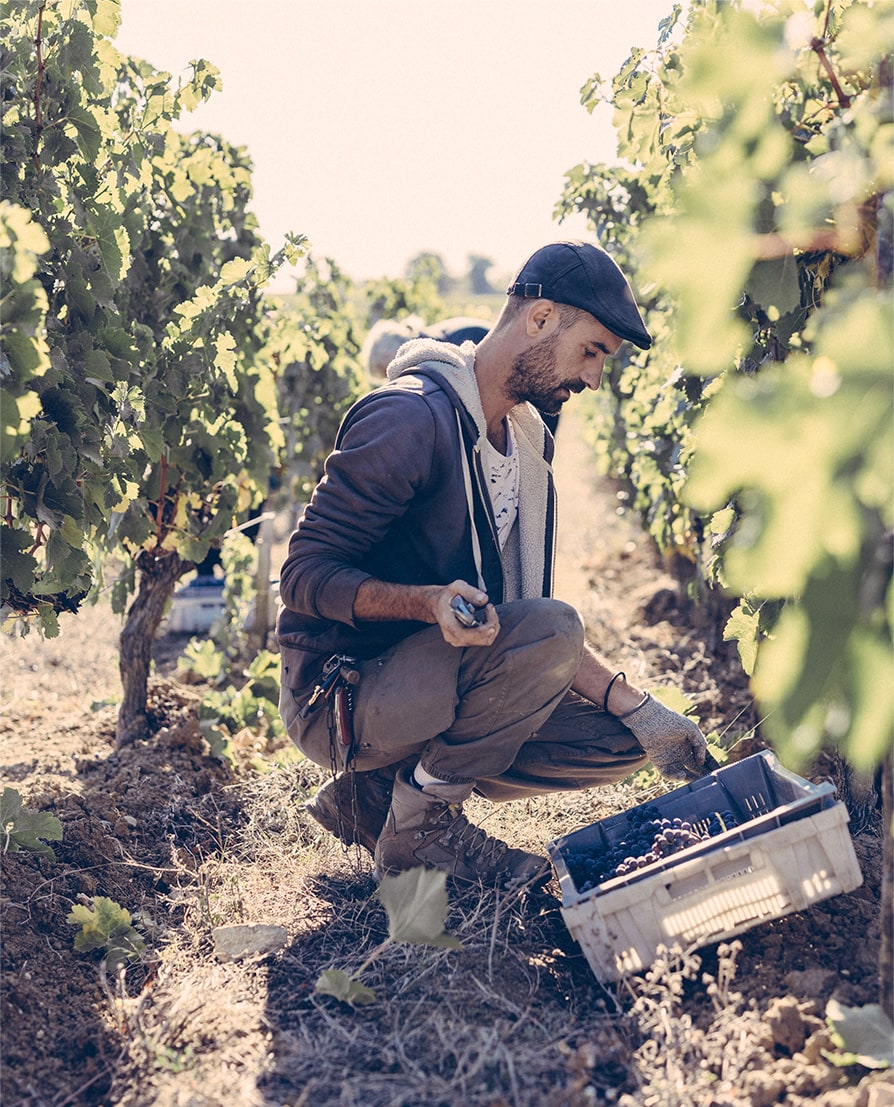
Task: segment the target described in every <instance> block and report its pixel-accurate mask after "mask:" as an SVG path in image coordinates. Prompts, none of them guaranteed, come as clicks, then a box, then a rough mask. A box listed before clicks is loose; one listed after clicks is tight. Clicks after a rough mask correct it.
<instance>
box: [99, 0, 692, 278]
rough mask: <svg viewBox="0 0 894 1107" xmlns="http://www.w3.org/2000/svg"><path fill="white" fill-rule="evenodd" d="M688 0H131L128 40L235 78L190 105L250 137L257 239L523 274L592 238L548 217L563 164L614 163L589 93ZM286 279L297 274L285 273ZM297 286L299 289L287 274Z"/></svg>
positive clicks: (360, 270) (606, 115) (126, 47)
mask: <svg viewBox="0 0 894 1107" xmlns="http://www.w3.org/2000/svg"><path fill="white" fill-rule="evenodd" d="M672 7H673V2H672V0H312V2H308V0H122V12H123V19H122V26H121V29H120V31H119V34H118V38H117V45H118V47H119V49H121V50H123V51H124V52H126V53H128V54H135V55H137V56H139V57H142V58H144V59H145V60H147V61H149V62H151V63H152V64H153V65H154V66H155V67H156V68H159V69H163V70H167V71H169V72H171V73H173V74H174V75H180V74H182V73H183V71H184V69H185V67H186V66H187V63H188V62H189V61H190V59H193V58H199V57H201V58H205V59H207V60H208V61H210V62H213V63H214V64H215V65H216V66H217V67H218V68H219V69H220V70H221V74H222V79H223V90H222V91H221V92H217V93H215V94H214V95H213V96H212V98H211V101H210V102H209V103H208V104H206V105H203V106H202V107H200V108H199V109H198V110H197V111H196V112H194V113H192V114H191V115H189V116H186V117H185V121H184V122H183V123H182V124H181V129H190V130H192V129H201V130H207V131H213V132H216V133H219V134H221V135H223V136H224V137H225V138H227V139H228V140H229V141H230V142H233V143H235V144H236V145H240V146H246V147H247V148H248V151H249V153H250V156H251V159H252V161H253V164H254V173H253V182H254V203H253V205H252V206H253V210H254V211H255V213H256V215H257V217H258V220H259V222H260V229H261V233H262V234H263V235H264V237H265V238H266V239H267V240H268V242H270V244H271V246H272V247H273V248H274V249H277V248H278V247H279V246H280V245H281V244H282V238H283V235H284V234H285V233H286V232H287V231H289V230H291V231H294V232H296V233H301V234H305V235H307V236H308V238H309V239H310V242H311V248H312V250H313V252H314V254H315V255H316V256H318V257H322V256H329V257H332V258H334V260H335V261H336V262H337V263H338V264H339V265H340V266H341V268H342V269H343V270H344V271H345V272H346V273H347V274H348V275H349V276H351V277H353V278H354V279H355V280H364V279H367V278H375V277H381V276H389V277H397V276H401V275H402V274H403V271H404V268H405V266H406V263H407V262H408V261H409V260H410V258H412V257H413V256H414V255H416V254H418V253H419V252H420V251H423V250H430V251H433V252H435V253H438V254H440V255H441V256H442V257H443V259H444V261H445V263H446V265H447V268H448V270H449V271H450V272H451V273H453V274H454V275H456V276H459V275H461V274H463V273H465V272H466V269H467V256H468V255H469V254H470V253H475V254H482V255H484V256H486V257H489V258H491V259H492V260H493V262H494V269H493V270H492V271H491V277H492V278H494V277H496V276H502V275H503V274H504V273H510V272H512V271H513V270H515V269H516V268H517V267H518V266H519V265H520V264H521V262H522V261H524V259H525V258H526V257H527V256H528V255H529V254H530V253H531V252H532V251H533V250H535V249H537V247H538V246H540V245H542V244H543V243H545V242H550V241H553V240H555V239H557V238H563V237H579V236H581V235H583V234H584V233H585V224H584V222H583V220H582V219H576V220H574V221H570V220H566V221H565V223H563V224H561V225H559V224H557V223H555V222H554V221H553V219H552V211H553V207H554V205H555V203H556V201H557V200H558V198H559V195H560V193H561V191H562V184H563V179H564V174H565V172H566V171H567V170H569V169H571V168H572V167H573V166H574V165H576V164H578V163H579V162H581V161H591V162H598V161H609V162H610V161H613V160H615V157H616V154H615V151H616V146H615V133H614V130H613V128H612V126H611V111H610V110H609V109H608V108H606V107H605V106H601V107H600V108H599V109H597V112H595V113H594V114H593V115H590V114H588V113H587V111H586V110H585V109H584V108H583V107H582V106H581V104H580V89H581V86H582V85H583V84H584V83H585V82H586V81H587V80H588V79H589V78H590V77H591V76H592V75H593V74H594V73H597V72H598V73H599V74H600V75H601V76H602V77H603V78H610V77H612V76H614V74H615V73H616V72H617V70H618V69H619V67H620V65H621V63H622V62H623V61H624V59H625V58H626V57H627V56H628V54H629V52H630V48H631V47H633V46H643V47H646V48H650V47H653V46H654V45H655V42H656V39H657V31H658V23H659V21H660V20H661V19H663V18H664V17H665V16H667V15H668V14H669V13H670V11H671V9H672ZM278 283H279V284H281V283H282V282H278ZM288 287H291V282H289V284H288Z"/></svg>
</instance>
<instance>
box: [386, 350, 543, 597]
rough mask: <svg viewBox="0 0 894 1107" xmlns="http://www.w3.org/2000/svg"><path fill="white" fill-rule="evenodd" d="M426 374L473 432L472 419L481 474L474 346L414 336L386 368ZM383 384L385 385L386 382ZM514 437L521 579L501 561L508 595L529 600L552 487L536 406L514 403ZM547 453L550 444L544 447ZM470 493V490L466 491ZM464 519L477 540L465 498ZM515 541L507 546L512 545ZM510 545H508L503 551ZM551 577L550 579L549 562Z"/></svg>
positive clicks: (539, 585) (535, 588)
mask: <svg viewBox="0 0 894 1107" xmlns="http://www.w3.org/2000/svg"><path fill="white" fill-rule="evenodd" d="M420 370H421V371H422V372H424V373H425V374H426V375H427V376H433V377H436V378H437V379H438V380H439V381H440V382H441V383H442V385H443V386H444V388H445V389H446V391H447V392H448V393H449V394H451V395H452V397H453V398H454V405H455V406H456V407H457V413H458V417H460V418H461V411H464V412H465V413H466V415H467V416H468V418H467V419H466V420H465V423H466V427H467V432H468V433H470V434H471V433H472V431H471V428H470V427H469V418H470V419H471V421H472V423H474V427H475V431H476V432H477V433H476V439H475V441H474V444H473V456H474V461H475V466H476V471H477V473H478V474H479V479H480V477H481V462H480V456H481V449H482V446H483V444H484V442H485V440H486V438H487V422H486V420H485V418H484V411H483V409H482V407H481V397H480V394H479V392H478V381H477V379H476V377H475V344H474V343H473V342H464V343H463V344H462V345H461V346H454V345H451V344H450V343H448V342H439V341H437V340H436V339H431V338H414V339H412V340H411V341H409V342H406V343H404V345H403V346H401V348H400V349H399V350H398V351H397V355H396V356H395V358H394V360H393V361H392V362H391V364H390V365H389V366H388V369H387V375H388V380H389V381H395V380H397V378H398V377H401V376H404V375H407V374H413V373H415V372H418V371H420ZM386 387H387V386H386ZM508 419H509V421H510V422H511V424H512V430H513V432H514V435H515V442H516V447H517V450H518V458H519V508H518V522H517V526H516V528H513V529H514V530H515V529H517V531H518V554H519V565H520V573H521V578H520V580H519V579H516V578H517V574H516V573H515V572H514V571H513V566H512V565H511V564H509V563H508V562H507V563H506V564H505V565H504V570H505V576H506V580H507V596H506V598H507V599H510V598H515V597H514V596H513V595H512V594H513V593H515V594H516V595H517V596H518V597H519V598H522V599H528V598H534V597H539V596H542V595H543V581H544V569H545V568H546V566H545V564H544V559H545V545H547V546H549V547H550V548H552V546H553V542H552V536H551V535H550V536H548V542H547V543H546V544H545V543H544V526H545V525H546V521H547V520H548V519H552V518H553V517H554V512H550V511H549V510H548V508H549V505H550V501H551V498H552V497H553V496H554V491H553V485H552V467H551V465H550V463H549V461H547V459H546V457H545V456H544V454H545V452H546V428H545V426H544V423H543V420H542V419H541V418H540V416H539V415H538V413H537V411H536V409H535V408H534V407H532V406H531V404H528V403H522V404H517V405H516V406H515V407H513V408H512V409H511V410H510V412H509V415H508ZM458 433H459V431H458ZM460 448H461V450H462V456H463V457H465V456H466V455H465V448H464V445H463V443H462V441H460ZM549 456H550V457H551V456H552V454H551V444H550V450H549ZM485 487H486V486H485V485H484V484H483V483H481V484H480V485H479V491H480V493H481V495H482V499H487V502H488V508H490V501H489V499H488V497H487V493H486V491H485ZM468 493H469V495H471V488H469V489H468ZM469 518H470V520H472V521H473V522H472V533H473V541H474V542H477V539H476V537H475V526H474V518H475V513H474V506H473V504H472V503H471V502H469ZM514 545H515V544H514V543H513V544H512V547H513V548H514ZM509 550H510V546H508V545H507V553H508V552H509ZM549 568H550V574H549V576H550V579H551V577H552V571H551V566H550V567H549Z"/></svg>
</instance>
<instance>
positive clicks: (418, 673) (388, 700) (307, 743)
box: [281, 599, 648, 801]
mask: <svg viewBox="0 0 894 1107" xmlns="http://www.w3.org/2000/svg"><path fill="white" fill-rule="evenodd" d="M497 613H498V615H499V617H500V633H499V634H498V636H497V639H496V641H495V642H494V643H493V644H492V645H491V646H477V647H467V648H460V649H458V648H457V647H455V646H451V645H449V644H448V643H447V642H445V641H444V639H443V637H442V635H441V631H440V628H438V627H436V626H432V627H428V628H426V629H425V630H423V631H420V632H419V633H418V634H414V635H412V636H411V637H409V638H405V639H404V640H403V641H402V642H399V643H398V644H397V645H396V646H393V647H392V648H391V649H390V650H388V651H386V652H385V653H383V654H381V655H380V656H379V657H376V658H373V659H371V660H369V661H361V662H359V664H358V666H357V667H358V668H359V670H360V682H359V684H358V685H357V686H356V688H355V692H354V732H355V736H356V743H355V751H354V753H355V767H356V769H357V771H358V772H364V771H367V770H370V769H376V768H380V767H382V766H384V765H397V764H399V763H402V762H406V761H412V762H415V761H417V760H418V761H420V762H421V764H422V767H423V768H424V769H426V770H427V771H428V772H430V773H431V774H432V775H433V776H436V777H438V778H439V779H440V780H445V781H450V782H454V783H468V782H474V784H475V789H476V791H477V792H479V793H480V794H482V795H484V796H487V797H488V798H489V799H492V800H496V801H503V800H511V799H519V798H522V797H525V796H532V795H537V794H540V793H543V792H558V791H568V790H574V789H580V788H592V787H596V786H598V785H604V784H610V783H612V782H613V781H616V780H621V779H623V778H624V777H625V776H627V775H628V774H629V773H631V772H633V771H634V770H635V769H638V768H640V767H641V766H642V765H644V764H646V762H647V760H648V758H647V757H646V755H645V754H644V753H643V751H642V748H641V747H640V745H639V744H638V742H637V741H636V738H635V737H634V736H633V734H632V733H631V732H630V731H629V730H628V729H627V727H625V726H624V724H623V723H620V722H619V721H618V720H617V719H616V718H615V717H614V716H613V715H610V714H607V713H606V712H604V711H601V710H600V709H599V708H598V707H595V706H594V705H593V704H592V703H590V702H589V701H588V700H585V699H583V698H582V697H580V696H578V695H576V694H575V693H574V692H571V691H569V689H570V686H571V682H572V681H573V679H574V676H575V674H576V673H577V669H578V666H579V664H580V659H581V654H582V651H583V643H584V628H583V623H582V621H581V618H580V616H579V615H578V613H577V611H576V610H575V609H574V608H573V607H570V606H569V605H568V604H565V603H562V602H561V601H558V600H548V599H537V600H517V601H515V602H513V603H508V604H501V605H500V606H499V607H498V608H497ZM305 699H306V695H302V694H301V693H297V694H296V695H295V696H293V695H292V694H291V693H290V692H289V691H288V690H284V693H283V698H282V704H281V708H282V714H283V718H284V720H285V723H286V726H287V728H288V731H289V734H290V736H291V737H292V740H293V741H294V742H295V743H296V745H297V746H298V747H299V749H301V750H302V752H303V753H305V754H306V755H307V756H308V757H310V758H311V759H312V760H313V761H316V762H317V763H318V764H320V765H323V766H326V767H328V766H330V765H332V764H333V763H335V764H336V765H337V767H342V766H341V765H340V764H339V763H338V762H339V757H338V751H337V749H336V748H335V746H336V743H335V739H334V735H333V734H332V729H333V728H332V723H331V719H330V718H329V717H328V716H329V712H328V710H327V709H326V708H325V707H324V708H322V709H321V710H319V711H317V712H316V713H315V714H313V715H312V716H311V717H310V718H309V719H307V720H304V721H302V720H300V719H298V710H299V708H300V706H301V704H302V703H303V702H304V700H305Z"/></svg>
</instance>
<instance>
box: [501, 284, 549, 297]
mask: <svg viewBox="0 0 894 1107" xmlns="http://www.w3.org/2000/svg"><path fill="white" fill-rule="evenodd" d="M506 295H507V296H524V297H525V299H535V300H539V299H540V298H541V296H543V285H542V284H531V283H528V284H525V283H523V282H522V281H516V282H515V284H511V285H510V286H509V287H508V288H507V289H506Z"/></svg>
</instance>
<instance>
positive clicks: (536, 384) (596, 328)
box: [506, 316, 621, 415]
mask: <svg viewBox="0 0 894 1107" xmlns="http://www.w3.org/2000/svg"><path fill="white" fill-rule="evenodd" d="M620 346H621V339H620V338H618V336H617V335H615V334H612V332H611V331H610V330H607V329H606V328H605V327H603V326H602V324H601V323H598V322H597V321H596V320H595V319H593V318H592V317H590V316H587V317H584V318H581V319H578V320H576V321H575V322H574V323H573V324H572V325H571V326H570V327H568V328H567V329H566V330H556V331H553V333H552V334H550V335H548V336H546V337H544V338H541V339H540V340H539V341H536V342H534V343H533V344H532V345H531V346H529V347H528V349H526V350H524V351H522V353H520V354H519V355H518V357H516V359H515V361H513V363H512V369H511V371H510V374H509V378H508V380H507V382H506V389H507V392H508V395H509V397H510V398H511V399H512V400H513V401H514V402H515V403H522V402H523V401H527V402H528V403H531V404H533V405H534V407H536V408H537V409H538V410H539V411H542V412H544V413H545V414H546V415H557V414H558V413H559V411H560V410H561V408H562V405H563V404H564V403H565V401H566V400H567V399H569V397H570V396H571V393H572V392H583V390H584V389H585V388H592V389H596V388H598V387H599V384H600V382H601V380H602V370H603V367H604V366H605V359H606V358H607V357H610V356H612V355H613V354H616V353H617V352H618V349H619V348H620Z"/></svg>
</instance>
